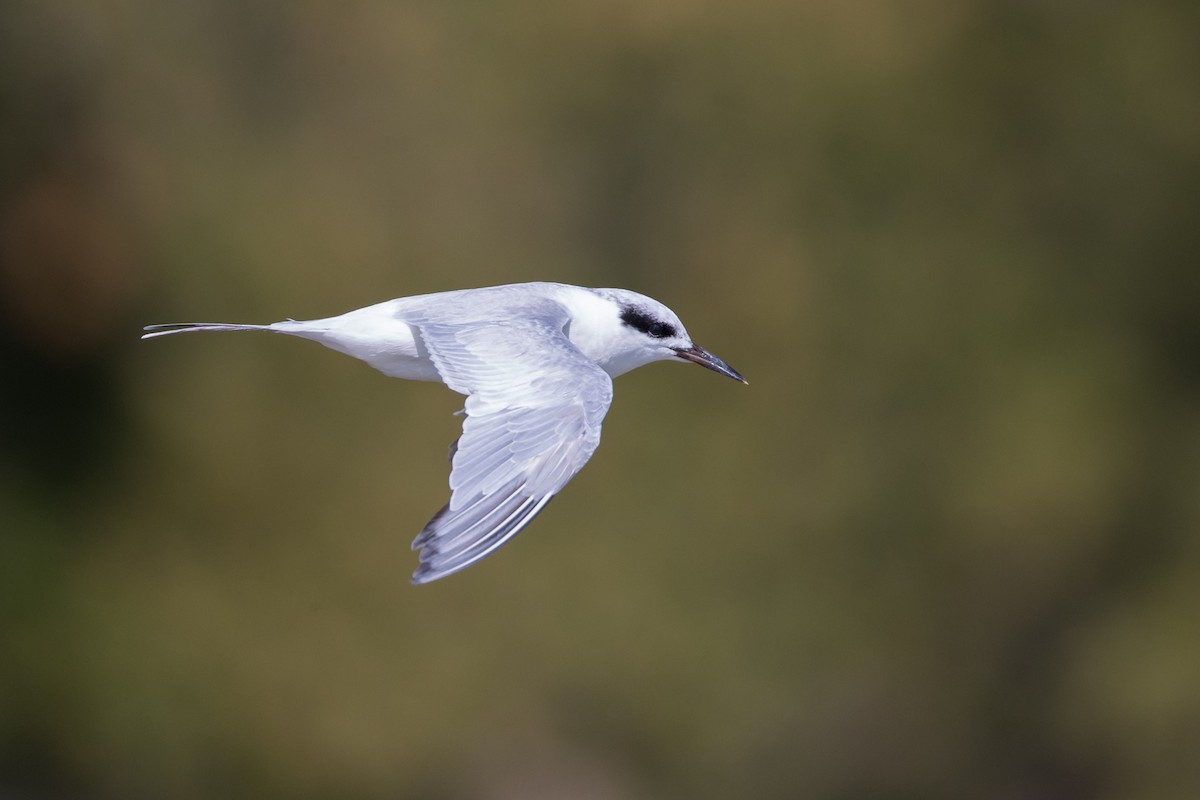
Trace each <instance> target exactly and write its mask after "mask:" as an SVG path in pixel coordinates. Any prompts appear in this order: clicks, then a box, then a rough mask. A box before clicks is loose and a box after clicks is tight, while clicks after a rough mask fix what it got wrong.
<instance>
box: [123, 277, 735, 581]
mask: <svg viewBox="0 0 1200 800" xmlns="http://www.w3.org/2000/svg"><path fill="white" fill-rule="evenodd" d="M145 330H147V331H149V333H146V334H144V335H143V336H142V338H143V339H150V338H154V337H157V336H166V335H169V334H174V333H185V332H188V331H243V330H263V331H273V332H275V333H286V334H288V335H290V336H299V337H302V338H304V339H312V340H313V341H316V342H320V343H321V344H323V345H325V346H326V347H329V348H331V349H333V350H337V351H338V352H340V353H345V354H346V355H349V356H354V357H355V358H358V359H361V360H362V361H365V362H367V363H368V364H370V365H371V366H372V367H374V368H375V369H377V370H379V371H380V372H382V373H383V374H384V375H389V376H391V377H394V378H407V379H408V380H417V381H441V382H442V383H444V384H446V386H448V387H450V388H451V389H453V390H454V391H456V392H458V393H459V394H463V395H466V396H467V400H466V404H465V408H464V409H463V410H462V411H460V412H458V413H459V414H465V416H466V419H465V420H464V421H463V432H462V436H461V437H459V439H458V441H457V442H455V444H454V445H453V446H452V447H451V453H450V458H451V465H452V468H451V472H450V490H451V493H450V502H449V503H447V504H446V506H445V507H444V508H442V510H441V511H439V512H438V513H437V514H435V515H434V517H433V519H431V520H430V521H429V523H428V524H427V525H426V526H425V528H424V529H423V530H422V531H421V532H420V534H418V535H417V538H416V540H414V541H413V545H412V546H413V549H414V550H420V565H419V566H418V567H417V570H416V571H415V572H414V573H413V577H412V581H413V583H415V584H422V583H428V582H429V581H434V580H437V579H438V578H444V577H445V576H447V575H450V574H451V573H454V572H458V571H459V570H461V569H464V568H465V567H468V566H470V565H471V564H474V563H475V562H476V561H479V560H480V559H481V558H483V557H485V556H487V555H488V554H490V553H492V552H494V551H495V550H496V548H498V547H500V546H501V545H502V544H504V543H505V542H507V541H508V540H509V539H511V538H512V537H513V536H514V535H516V534H517V533H518V532H519V531H520V530H521V529H522V528H524V527H525V526H526V525H528V524H529V522H530V521H531V520H532V519H533V518H534V517H535V516H536V515H537V513H538V512H539V511H541V510H542V509H543V508H545V506H546V503H548V502H549V501H550V498H552V497H553V496H554V495H555V494H557V493H558V492H559V491H561V490H562V488H563V487H564V486H565V485H566V484H567V481H569V480H571V478H572V477H574V475H575V473H576V472H578V471H579V470H580V468H582V467H583V465H584V464H585V463H587V460H588V459H589V458H590V457H591V455H592V453H593V452H594V451H595V449H596V446H597V445H598V444H599V443H600V423H601V422H602V421H603V420H604V415H605V413H607V412H608V406H609V404H610V403H611V402H612V379H613V378H615V377H616V376H618V375H621V374H622V373H625V372H628V371H630V370H632V369H635V368H637V367H640V366H642V365H643V364H648V363H650V362H652V361H664V360H666V361H680V360H682V361H691V362H692V363H694V364H699V365H700V366H702V367H707V368H708V369H711V370H713V371H715V372H719V373H721V374H722V375H727V376H729V377H730V378H733V379H735V380H739V381H742V382H743V383H746V380H745V378H743V377H742V376H741V375H740V374H739V373H738V372H737V370H735V369H733V368H732V367H730V366H729V365H728V364H726V363H725V362H724V361H722V360H721V359H719V358H717V357H716V356H714V355H713V354H712V353H710V352H709V351H707V350H705V349H704V348H703V347H699V346H697V345H696V344H695V343H694V342H692V340H691V338H690V337H689V336H688V334H687V331H686V330H684V327H683V323H681V322H680V321H679V317H677V316H676V315H675V313H674V312H673V311H671V309H669V308H667V307H666V306H665V305H663V304H662V303H660V302H658V301H657V300H654V299H652V298H649V297H646V296H645V295H641V294H638V293H637V292H631V291H628V290H626V289H587V288H583V287H580V286H571V285H568V284H562V283H518V284H509V285H505V286H492V287H488V288H483V289H462V290H458V291H451V292H439V293H436V294H425V295H416V296H414V297H401V298H397V299H395V300H388V301H387V302H384V303H378V304H376V305H372V306H367V307H365V308H360V309H358V310H356V311H350V312H348V313H345V314H342V315H341V316H337V317H329V318H328V319H316V320H307V321H300V320H293V319H288V320H285V321H283V322H273V323H271V324H269V325H239V324H227V323H208V322H197V323H172V324H167V325H148V326H147V327H146V328H145Z"/></svg>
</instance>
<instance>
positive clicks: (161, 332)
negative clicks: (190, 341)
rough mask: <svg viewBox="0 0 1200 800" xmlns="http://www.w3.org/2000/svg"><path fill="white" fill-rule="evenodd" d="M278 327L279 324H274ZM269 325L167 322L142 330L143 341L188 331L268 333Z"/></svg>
mask: <svg viewBox="0 0 1200 800" xmlns="http://www.w3.org/2000/svg"><path fill="white" fill-rule="evenodd" d="M275 324H276V325H278V324H279V323H275ZM272 329H273V326H271V325H238V324H234V323H229V322H168V323H166V324H164V325H147V326H146V327H145V328H142V330H144V331H149V332H148V333H143V334H142V338H143V339H153V338H154V337H156V336H168V335H170V334H172V333H187V332H188V331H269V330H272Z"/></svg>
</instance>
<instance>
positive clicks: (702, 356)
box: [674, 345, 750, 386]
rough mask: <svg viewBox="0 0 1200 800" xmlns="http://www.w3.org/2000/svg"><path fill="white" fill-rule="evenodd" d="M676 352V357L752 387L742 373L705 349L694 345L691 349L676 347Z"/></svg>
mask: <svg viewBox="0 0 1200 800" xmlns="http://www.w3.org/2000/svg"><path fill="white" fill-rule="evenodd" d="M674 350H675V355H677V356H679V357H680V358H682V359H684V360H685V361H691V362H692V363H693V364H699V365H700V366H702V367H707V368H708V369H711V370H712V371H713V372H719V373H721V374H722V375H726V376H728V377H730V378H733V379H734V380H735V381H741V382H742V383H744V384H746V385H747V386H749V385H750V382H749V381H748V380H746V379H745V378H743V377H742V374H741V373H740V372H738V371H737V370H736V369H734V368H733V367H731V366H729V365H728V364H726V363H725V362H724V361H722V360H721V359H719V358H717V357H716V356H714V355H713V354H712V353H710V352H708V351H707V350H705V349H704V348H703V347H700V346H698V345H692V346H691V347H676V348H674Z"/></svg>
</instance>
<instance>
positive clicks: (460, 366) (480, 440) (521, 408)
mask: <svg viewBox="0 0 1200 800" xmlns="http://www.w3.org/2000/svg"><path fill="white" fill-rule="evenodd" d="M409 321H410V322H411V323H413V324H415V326H416V328H417V330H418V332H419V334H420V337H421V340H422V342H423V344H424V345H425V347H426V349H427V350H428V352H429V355H430V358H431V359H432V361H433V363H434V365H435V367H436V368H437V370H438V372H439V374H440V375H441V376H442V379H443V380H444V381H445V382H446V384H447V385H448V386H449V387H450V388H451V389H454V390H455V391H457V392H460V393H462V394H465V395H467V401H466V403H465V408H464V410H465V412H466V416H465V419H464V421H463V433H462V436H461V437H460V438H459V440H458V445H457V448H456V449H455V450H454V452H453V454H452V458H451V463H452V465H453V466H452V469H451V473H450V489H451V494H450V502H449V503H447V504H446V506H445V507H444V508H443V509H442V510H441V511H439V512H438V513H437V514H436V515H435V516H434V517H433V519H431V520H430V521H429V523H428V524H427V525H426V526H425V528H424V529H423V530H422V531H421V533H420V534H419V535H418V536H417V538H416V539H415V540H414V541H413V549H415V550H420V566H418V568H417V571H416V572H415V573H413V582H414V583H428V582H429V581H433V580H437V579H438V578H442V577H445V576H446V575H449V574H451V573H453V572H457V571H458V570H460V569H463V568H464V567H467V566H470V565H471V564H473V563H475V562H476V561H478V560H479V559H481V558H484V557H485V556H487V555H488V554H490V553H492V552H493V551H495V550H496V548H498V547H500V546H501V545H502V544H504V543H505V542H506V541H508V540H509V539H511V538H512V537H513V536H515V535H516V534H517V533H518V532H520V530H521V529H522V528H524V527H525V526H526V525H528V524H529V522H530V521H531V520H532V519H533V518H534V517H535V516H537V514H538V513H539V512H540V511H541V510H542V509H543V508H545V506H546V503H548V502H549V501H550V498H552V497H553V496H554V495H555V494H557V493H558V492H559V491H560V490H561V489H562V488H563V486H565V485H566V484H567V482H568V481H570V480H571V478H572V477H574V475H575V473H576V472H578V471H579V470H580V468H582V467H583V465H584V464H585V463H587V460H588V459H589V458H591V455H592V453H593V452H594V451H595V449H596V446H597V445H598V444H599V443H600V426H601V423H602V422H603V420H604V415H605V414H606V413H607V412H608V407H609V404H610V403H611V402H612V379H611V378H609V376H608V374H607V373H605V372H604V371H603V370H602V369H600V368H599V367H598V366H596V365H595V364H594V363H593V362H592V361H591V360H589V359H588V358H587V357H586V356H584V355H583V353H581V352H580V351H579V350H578V349H577V348H576V347H575V346H574V345H573V344H571V342H570V340H569V339H568V338H567V336H566V334H565V333H564V326H565V325H566V324H567V321H568V317H567V314H566V310H565V309H564V308H563V307H562V306H561V305H559V304H558V303H557V302H554V301H552V300H548V299H547V300H542V301H537V302H535V303H533V304H531V305H530V307H529V308H523V309H520V310H519V311H518V312H516V313H514V312H513V311H512V310H511V309H510V310H509V312H508V313H507V314H506V315H505V316H504V317H503V318H490V319H481V320H478V321H472V320H468V321H460V322H457V323H456V324H453V325H451V324H445V323H441V322H438V321H436V320H431V319H414V320H409Z"/></svg>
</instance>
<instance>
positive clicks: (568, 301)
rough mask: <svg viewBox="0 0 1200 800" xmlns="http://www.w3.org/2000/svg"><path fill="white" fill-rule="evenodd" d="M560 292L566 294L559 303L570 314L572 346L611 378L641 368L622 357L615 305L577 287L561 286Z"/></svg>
mask: <svg viewBox="0 0 1200 800" xmlns="http://www.w3.org/2000/svg"><path fill="white" fill-rule="evenodd" d="M563 289H564V290H565V292H564V294H563V296H562V297H560V300H561V301H562V302H563V303H564V304H565V305H566V306H567V308H568V309H569V311H570V314H571V322H570V323H569V324H568V326H567V338H568V339H570V340H571V344H573V345H575V346H576V347H578V348H579V350H580V351H581V352H582V353H583V354H584V355H585V356H587V357H588V358H590V359H591V360H592V361H594V362H595V363H596V365H597V366H599V367H600V368H601V369H602V370H604V371H605V372H607V373H608V374H609V375H610V376H611V377H614V378H615V377H617V376H618V375H620V374H622V373H625V372H628V371H629V370H631V369H634V368H635V367H638V366H641V364H640V363H633V362H632V361H629V359H626V358H623V357H622V356H623V354H622V348H621V346H620V344H621V334H622V330H621V318H620V311H619V309H618V307H617V305H616V304H615V303H613V302H612V301H611V300H608V299H607V298H604V297H601V296H600V295H598V294H595V293H594V292H590V291H588V290H587V289H583V288H580V287H576V286H564V287H563ZM626 362H629V363H626Z"/></svg>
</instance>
